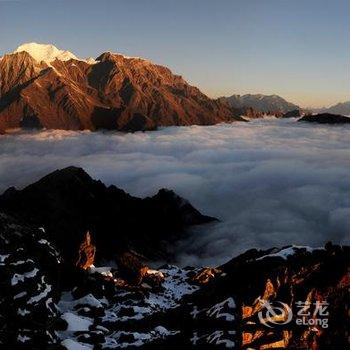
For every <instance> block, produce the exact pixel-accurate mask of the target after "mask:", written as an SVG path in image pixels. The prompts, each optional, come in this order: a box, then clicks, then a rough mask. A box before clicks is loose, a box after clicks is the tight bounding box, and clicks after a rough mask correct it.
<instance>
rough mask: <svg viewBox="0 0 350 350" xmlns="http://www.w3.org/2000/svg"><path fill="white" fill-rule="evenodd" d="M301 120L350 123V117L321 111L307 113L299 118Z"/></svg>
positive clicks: (321, 122) (322, 122)
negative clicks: (318, 112)
mask: <svg viewBox="0 0 350 350" xmlns="http://www.w3.org/2000/svg"><path fill="white" fill-rule="evenodd" d="M298 121H299V122H308V123H318V124H349V123H350V117H345V116H343V115H337V114H330V113H320V114H313V115H311V114H310V115H306V116H304V117H302V118H301V119H299V120H298Z"/></svg>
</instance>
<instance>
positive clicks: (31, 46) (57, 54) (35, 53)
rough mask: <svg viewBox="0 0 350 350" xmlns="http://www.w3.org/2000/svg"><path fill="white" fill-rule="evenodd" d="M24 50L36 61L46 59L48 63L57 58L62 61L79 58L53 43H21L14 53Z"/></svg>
mask: <svg viewBox="0 0 350 350" xmlns="http://www.w3.org/2000/svg"><path fill="white" fill-rule="evenodd" d="M22 51H25V52H28V53H29V54H30V55H31V56H32V57H33V58H34V59H35V60H36V61H38V62H41V61H44V62H46V63H48V64H49V63H51V62H53V61H55V60H56V59H58V60H61V61H68V60H70V59H75V60H79V58H77V57H76V56H75V55H74V54H73V53H71V52H69V51H66V50H60V49H58V48H57V47H55V46H54V45H51V44H38V43H25V44H22V45H20V46H19V47H18V48H17V49H16V50H15V51H14V53H17V52H22Z"/></svg>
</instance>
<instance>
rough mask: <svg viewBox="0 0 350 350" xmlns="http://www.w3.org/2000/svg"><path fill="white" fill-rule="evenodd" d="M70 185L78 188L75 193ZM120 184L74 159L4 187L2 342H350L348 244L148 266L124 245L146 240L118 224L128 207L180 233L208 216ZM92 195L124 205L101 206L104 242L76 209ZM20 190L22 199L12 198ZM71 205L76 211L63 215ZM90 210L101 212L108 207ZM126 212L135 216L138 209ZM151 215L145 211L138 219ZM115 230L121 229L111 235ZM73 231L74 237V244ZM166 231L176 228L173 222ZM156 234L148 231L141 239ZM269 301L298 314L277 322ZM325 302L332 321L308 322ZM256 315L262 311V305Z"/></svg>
mask: <svg viewBox="0 0 350 350" xmlns="http://www.w3.org/2000/svg"><path fill="white" fill-rule="evenodd" d="M74 187H76V188H79V190H77V191H76V192H75V191H73V189H74ZM117 190H118V189H116V188H114V187H112V189H111V188H108V187H106V186H104V185H103V184H102V183H100V182H98V181H94V180H92V179H91V178H90V177H89V176H88V175H87V174H86V173H85V172H83V171H82V170H81V169H78V168H67V169H64V170H63V171H58V172H54V173H52V174H50V175H48V176H47V177H45V178H43V179H42V180H40V181H38V182H37V183H35V184H33V185H31V186H29V187H27V188H26V189H24V190H22V191H15V190H9V191H7V192H6V193H5V195H3V196H2V198H1V211H2V213H1V214H0V347H2V348H4V349H62V350H63V349H69V350H71V349H74V350H75V349H79V350H88V349H119V348H127V349H134V348H135V349H136V348H138V349H140V348H142V349H179V347H184V348H194V349H247V350H248V349H257V350H258V349H259V350H262V349H270V348H275V349H284V348H289V349H305V350H306V349H312V350H315V349H321V350H326V349H327V350H329V349H330V350H332V349H334V350H335V349H336V350H339V349H341V350H343V349H344V350H345V349H348V348H349V345H350V338H349V336H350V335H349V330H350V314H349V310H350V305H349V303H350V293H349V287H350V247H345V246H344V247H340V246H334V245H332V244H327V245H326V246H325V247H324V248H317V249H311V248H308V247H285V248H282V249H277V248H272V249H269V250H266V251H260V250H256V249H252V250H250V251H247V252H246V253H244V254H242V255H240V256H238V257H236V258H234V259H232V260H231V261H229V262H227V263H226V264H224V265H222V266H220V267H217V268H191V267H187V268H178V267H175V266H169V265H166V266H163V267H161V268H160V269H159V270H152V269H150V268H148V267H147V265H146V264H145V263H144V262H142V259H140V258H139V257H138V255H136V254H135V253H134V252H133V251H132V250H130V248H133V249H140V247H142V245H140V246H139V245H137V244H136V242H138V241H137V239H135V237H134V234H135V233H134V232H133V231H128V230H127V226H125V227H124V229H125V231H122V230H114V225H117V223H118V221H119V220H124V218H123V216H127V213H128V210H129V209H130V210H132V213H135V215H136V213H137V210H140V208H141V209H142V210H147V207H148V206H150V208H152V210H151V211H150V212H149V213H153V217H152V219H153V221H154V220H157V218H158V219H159V220H161V218H162V216H163V215H164V218H172V219H171V220H172V222H178V227H180V229H179V230H177V232H179V231H181V229H183V227H185V226H187V225H189V224H198V223H201V222H207V221H210V218H208V217H203V216H202V215H201V214H200V213H199V212H198V211H196V210H195V209H194V208H193V207H192V206H190V204H189V203H188V202H184V201H183V200H180V199H179V197H176V196H175V195H174V194H171V196H170V198H171V199H169V198H168V197H167V196H166V198H167V199H164V198H162V199H159V198H157V196H155V197H152V198H148V199H144V200H141V199H135V198H134V197H131V196H128V195H127V194H126V193H124V192H122V193H119V192H118V193H119V195H118V196H116V195H115V194H114V192H115V191H117ZM110 191H111V192H112V193H113V194H112V195H111V194H110V193H109V192H110ZM118 191H121V190H118ZM46 192H48V193H46ZM69 193H70V194H71V200H72V202H71V203H70V202H69ZM166 194H167V195H168V194H169V192H166ZM41 196H44V198H41ZM109 196H110V197H109ZM125 196H128V197H127V199H126V198H125ZM161 197H162V196H161ZM99 198H101V200H102V198H103V200H105V201H107V203H108V204H109V205H112V204H113V203H114V205H117V204H116V203H119V204H118V208H119V209H120V208H124V209H123V210H122V211H119V212H118V211H115V210H116V209H114V211H112V212H111V213H109V214H110V215H113V219H114V220H109V221H108V225H111V226H110V227H109V228H108V232H109V233H110V234H108V235H106V236H103V239H106V240H108V242H109V249H107V248H106V245H104V244H101V238H100V237H98V236H99V235H104V233H103V228H104V229H107V226H99V224H101V223H100V222H99V220H97V219H96V218H95V217H94V216H93V220H91V221H90V219H89V220H88V219H84V215H90V214H91V212H88V211H86V210H87V208H88V207H89V206H90V205H92V206H93V209H94V210H97V207H98V205H95V204H94V200H96V201H97V203H98V204H99V205H102V204H101V202H99V201H98V200H99ZM154 198H156V199H154ZM174 198H176V200H174ZM22 200H23V201H24V204H20V203H21V201H22ZM30 200H32V202H30ZM36 200H38V205H36V204H35V201H36ZM103 200H102V202H103ZM143 201H145V202H143ZM85 202H86V203H85ZM154 202H157V204H154ZM160 202H162V204H159V203H160ZM30 203H31V205H29V204H30ZM135 203H137V204H138V207H137V206H135V205H136V204H135ZM169 203H170V204H169ZM78 204H80V205H78ZM16 205H18V207H16ZM28 206H29V207H28ZM77 206H78V209H76V207H77ZM184 206H185V209H184ZM136 208H137V209H136ZM162 208H165V209H164V210H163V211H162V210H161V209H162ZM63 209H65V210H64V211H63ZM74 209H75V210H77V211H74V213H71V211H72V210H74ZM104 209H105V208H104ZM120 210H121V209H120ZM4 211H6V213H4ZM154 211H157V216H155V213H154ZM10 212H11V215H10V214H9V213H10ZM95 214H97V213H95ZM98 214H101V215H105V216H104V218H105V219H106V220H107V217H106V213H103V211H102V212H101V211H99V212H98ZM47 215H49V218H47V217H46V216H47ZM149 215H150V214H149ZM65 216H66V217H65ZM141 218H143V217H142V216H141ZM175 218H176V220H175ZM134 220H135V221H138V220H141V219H140V217H139V216H138V215H136V217H134ZM60 221H66V223H62V222H60ZM166 222H167V221H165V224H166ZM165 224H164V223H163V225H165ZM39 225H40V226H41V227H42V228H38V226H39ZM70 225H71V226H72V227H71V228H69V226H70ZM84 225H85V226H84ZM89 225H90V226H89ZM94 225H95V226H94ZM149 225H151V224H150V223H148V222H147V221H146V223H145V224H144V225H141V224H140V226H139V228H140V229H141V228H142V226H144V228H147V227H150V226H149ZM153 225H155V224H154V223H153ZM97 227H99V230H97V229H96V228H97ZM155 227H156V228H157V227H158V226H157V225H155ZM168 228H169V227H168ZM67 229H68V230H69V234H68V233H67V232H66V231H65V230H67ZM80 229H81V231H80ZM84 230H90V232H89V233H87V231H84ZM162 230H164V231H163V236H162V238H163V239H164V238H165V237H164V235H166V233H167V227H166V226H162ZM111 232H113V233H114V235H115V236H121V235H123V237H124V239H122V240H120V239H118V240H116V241H114V240H113V239H112V238H111V237H110V236H111V235H112V233H111ZM116 232H117V233H116ZM177 234H178V233H177ZM75 235H76V236H77V244H73V241H74V240H75V238H74V237H75ZM171 235H172V236H173V235H176V233H175V231H174V232H173V233H172V234H171ZM125 237H126V238H125ZM78 238H79V239H78ZM159 238H160V237H159V236H157V235H156V236H154V237H152V238H149V239H150V241H149V248H152V246H153V244H155V242H156V241H157V240H159ZM129 239H130V242H129ZM142 239H146V238H145V237H143V238H142ZM79 240H80V242H78V241H79ZM120 242H121V243H120ZM143 244H146V243H145V242H144V241H143ZM155 247H156V248H155V250H156V251H157V252H158V250H159V248H158V246H157V245H155ZM147 251H148V252H149V249H148V250H147ZM138 252H140V250H139V251H138ZM105 254H106V256H108V261H110V263H109V264H108V265H105V264H106V261H107V259H104V255H105ZM157 254H158V253H157ZM157 254H156V255H157ZM102 263H104V267H103V266H102ZM106 266H107V267H106ZM110 266H112V267H110ZM266 301H269V302H271V303H273V302H283V303H284V304H285V305H289V306H290V307H291V309H292V310H293V315H294V316H293V319H292V320H291V322H289V323H285V324H284V322H283V321H284V320H283V319H281V318H280V319H278V317H277V316H278V315H277V316H276V323H277V325H276V324H273V327H272V328H269V326H271V324H267V325H264V324H263V323H262V322H261V319H259V317H258V316H259V312H261V311H264V310H265V309H264V306H262V304H263V303H264V302H266ZM298 301H301V302H309V303H310V307H309V308H307V309H306V310H304V311H305V312H306V314H308V316H305V325H297V324H296V318H297V311H298V308H297V306H296V305H297V304H296V303H297V302H298ZM325 301H327V302H328V303H329V307H328V309H327V312H329V315H328V316H327V320H328V328H323V327H322V326H321V325H320V324H318V325H317V324H316V325H315V324H314V323H312V322H311V321H310V320H314V317H313V314H314V312H315V303H316V302H318V303H321V302H325ZM265 311H266V310H265ZM263 314H264V315H265V316H266V312H265V313H263Z"/></svg>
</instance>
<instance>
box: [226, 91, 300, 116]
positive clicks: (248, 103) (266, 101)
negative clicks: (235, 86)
mask: <svg viewBox="0 0 350 350" xmlns="http://www.w3.org/2000/svg"><path fill="white" fill-rule="evenodd" d="M221 100H226V101H227V102H228V103H229V105H230V106H231V107H232V108H235V109H240V110H241V111H242V114H243V115H246V114H249V113H250V114H252V115H251V116H252V117H260V116H261V114H269V115H272V114H273V115H277V116H281V115H282V114H285V113H287V112H290V111H293V110H299V109H300V107H299V106H297V105H295V104H294V103H291V102H288V101H286V100H285V99H284V98H282V97H280V96H277V95H262V94H254V95H251V94H247V95H232V96H229V97H222V98H221ZM247 112H248V113H247Z"/></svg>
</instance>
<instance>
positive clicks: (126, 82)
mask: <svg viewBox="0 0 350 350" xmlns="http://www.w3.org/2000/svg"><path fill="white" fill-rule="evenodd" d="M0 77H1V80H0V129H1V130H6V129H8V128H18V127H29V128H49V129H70V130H82V129H89V130H96V129H100V128H102V129H112V130H122V131H137V130H151V129H155V128H156V127H157V126H169V125H193V124H199V125H210V124H215V123H219V122H231V121H234V120H240V118H239V117H238V113H237V111H235V110H234V109H233V108H231V107H230V106H229V105H228V104H227V103H224V102H220V101H218V100H212V99H210V98H208V97H207V96H206V95H204V94H203V93H201V92H200V91H199V90H198V89H197V88H196V87H193V86H190V85H189V84H188V83H187V82H186V81H185V80H184V79H183V78H182V77H180V76H178V75H174V74H173V73H172V72H171V71H170V70H169V69H168V68H166V67H163V66H160V65H156V64H154V63H152V62H150V61H147V60H144V59H141V58H131V57H126V56H123V55H120V54H113V53H110V52H106V53H104V54H102V55H101V56H99V57H98V58H97V60H96V61H94V60H80V59H77V58H76V57H75V56H74V55H73V54H71V53H69V52H67V51H61V50H58V49H56V48H55V47H52V46H47V45H38V44H27V45H23V46H21V47H20V48H19V49H18V50H16V52H15V53H13V54H8V55H5V56H4V57H2V58H1V60H0Z"/></svg>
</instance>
